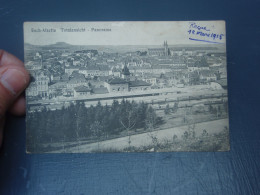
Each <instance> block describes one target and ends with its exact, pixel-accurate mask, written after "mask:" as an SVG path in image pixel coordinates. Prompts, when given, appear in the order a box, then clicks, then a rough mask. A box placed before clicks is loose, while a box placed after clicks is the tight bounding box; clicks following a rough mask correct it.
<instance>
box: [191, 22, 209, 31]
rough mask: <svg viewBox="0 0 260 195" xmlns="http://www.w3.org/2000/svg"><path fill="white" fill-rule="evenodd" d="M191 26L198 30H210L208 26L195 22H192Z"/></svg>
mask: <svg viewBox="0 0 260 195" xmlns="http://www.w3.org/2000/svg"><path fill="white" fill-rule="evenodd" d="M190 28H195V29H198V30H205V31H210V30H209V29H207V27H206V26H199V25H197V24H196V23H195V22H193V23H191V24H190Z"/></svg>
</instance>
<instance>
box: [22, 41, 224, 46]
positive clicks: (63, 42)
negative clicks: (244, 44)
mask: <svg viewBox="0 0 260 195" xmlns="http://www.w3.org/2000/svg"><path fill="white" fill-rule="evenodd" d="M58 43H62V44H67V45H70V46H163V44H150V45H148V44H146V45H129V44H126V45H111V44H107V45H86V44H85V45H78V44H71V43H68V42H65V41H58V42H55V43H50V44H45V45H39V44H38V45H37V44H32V43H26V42H25V43H24V44H25V45H26V44H27V45H32V46H40V47H41V46H51V45H57V44H58ZM168 46H177V47H180V46H188V47H224V46H225V44H224V43H223V44H213V43H212V44H209V43H207V44H187V43H186V44H185V43H184V44H174V45H173V44H168Z"/></svg>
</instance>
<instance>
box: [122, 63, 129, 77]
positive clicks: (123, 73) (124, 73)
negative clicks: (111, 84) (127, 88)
mask: <svg viewBox="0 0 260 195" xmlns="http://www.w3.org/2000/svg"><path fill="white" fill-rule="evenodd" d="M121 76H122V78H123V79H125V80H126V81H129V80H130V71H129V69H128V68H127V65H126V63H125V65H124V68H123V69H122V74H121Z"/></svg>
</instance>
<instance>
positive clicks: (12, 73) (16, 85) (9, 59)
mask: <svg viewBox="0 0 260 195" xmlns="http://www.w3.org/2000/svg"><path fill="white" fill-rule="evenodd" d="M28 84H29V74H28V72H27V71H26V70H25V68H24V66H23V63H22V62H21V61H20V60H19V59H17V58H16V57H14V56H13V55H11V54H9V53H7V52H5V51H3V50H0V132H3V126H4V116H5V113H6V111H7V110H8V108H9V107H10V106H11V105H12V104H13V103H14V102H15V100H16V98H17V97H19V96H20V94H21V93H22V92H23V91H24V89H25V88H26V87H27V86H28ZM1 139H2V134H1Z"/></svg>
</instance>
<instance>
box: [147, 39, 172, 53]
mask: <svg viewBox="0 0 260 195" xmlns="http://www.w3.org/2000/svg"><path fill="white" fill-rule="evenodd" d="M148 55H150V56H169V55H170V49H169V47H168V43H167V41H164V43H163V48H150V49H148Z"/></svg>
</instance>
